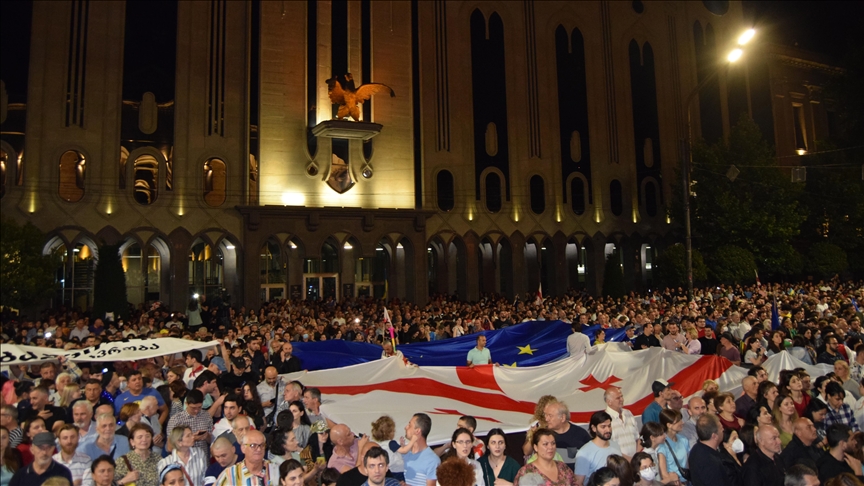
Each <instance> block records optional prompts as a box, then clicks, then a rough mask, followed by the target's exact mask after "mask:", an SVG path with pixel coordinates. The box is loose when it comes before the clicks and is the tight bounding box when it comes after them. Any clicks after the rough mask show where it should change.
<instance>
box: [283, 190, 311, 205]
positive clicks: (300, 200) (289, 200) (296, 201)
mask: <svg viewBox="0 0 864 486" xmlns="http://www.w3.org/2000/svg"><path fill="white" fill-rule="evenodd" d="M282 204H283V205H285V206H305V205H306V196H304V195H303V194H301V193H299V192H290V191H285V192H283V193H282Z"/></svg>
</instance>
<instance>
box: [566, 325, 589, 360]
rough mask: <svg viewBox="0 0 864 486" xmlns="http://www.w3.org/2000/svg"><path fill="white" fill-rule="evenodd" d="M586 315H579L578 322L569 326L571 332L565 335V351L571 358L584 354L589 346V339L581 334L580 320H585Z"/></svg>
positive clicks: (577, 357)
mask: <svg viewBox="0 0 864 486" xmlns="http://www.w3.org/2000/svg"><path fill="white" fill-rule="evenodd" d="M583 316H584V318H583ZM587 317H588V316H587V315H585V314H583V315H582V316H579V322H577V323H575V324H572V325H571V326H570V327H571V328H572V329H573V334H570V335H569V336H567V353H569V354H570V357H571V358H576V359H579V358H581V357H582V356H585V354H586V353H587V352H588V349H589V348H590V347H591V340H590V339H588V336H586V335H584V334H582V321H583V320H587Z"/></svg>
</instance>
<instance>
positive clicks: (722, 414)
mask: <svg viewBox="0 0 864 486" xmlns="http://www.w3.org/2000/svg"><path fill="white" fill-rule="evenodd" d="M714 405H715V406H717V417H718V418H719V419H720V423H721V424H723V428H724V429H732V430H741V426H742V425H744V421H743V420H741V419H740V418H738V417H736V416H735V397H734V396H733V395H732V394H731V393H721V394H719V395H717V398H715V399H714Z"/></svg>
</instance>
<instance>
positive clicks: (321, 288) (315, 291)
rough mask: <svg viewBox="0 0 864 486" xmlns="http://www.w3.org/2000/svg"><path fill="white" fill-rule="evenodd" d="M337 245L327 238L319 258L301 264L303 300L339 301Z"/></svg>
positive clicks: (308, 259)
mask: <svg viewBox="0 0 864 486" xmlns="http://www.w3.org/2000/svg"><path fill="white" fill-rule="evenodd" d="M338 246H339V243H338V242H337V241H336V240H335V239H333V238H328V239H327V240H326V241H325V242H324V243H323V244H322V245H321V253H320V255H321V256H320V258H307V259H306V260H305V261H304V262H303V299H304V300H328V299H332V300H339V297H340V294H341V292H340V291H339V285H340V282H339V252H338V250H337V248H338Z"/></svg>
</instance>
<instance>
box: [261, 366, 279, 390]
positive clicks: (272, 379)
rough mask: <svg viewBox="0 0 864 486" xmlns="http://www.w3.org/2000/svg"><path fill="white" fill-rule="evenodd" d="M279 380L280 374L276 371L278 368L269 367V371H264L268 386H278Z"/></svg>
mask: <svg viewBox="0 0 864 486" xmlns="http://www.w3.org/2000/svg"><path fill="white" fill-rule="evenodd" d="M277 379H279V372H278V371H276V368H274V367H272V366H268V367H267V369H265V370H264V380H265V381H267V384H268V385H270V386H274V385H276V380H277Z"/></svg>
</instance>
